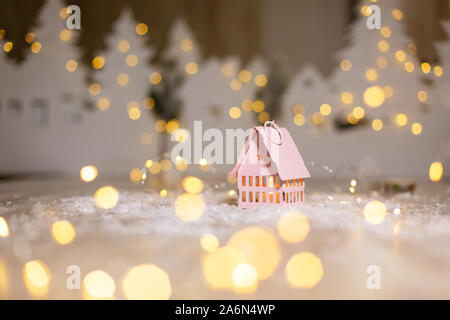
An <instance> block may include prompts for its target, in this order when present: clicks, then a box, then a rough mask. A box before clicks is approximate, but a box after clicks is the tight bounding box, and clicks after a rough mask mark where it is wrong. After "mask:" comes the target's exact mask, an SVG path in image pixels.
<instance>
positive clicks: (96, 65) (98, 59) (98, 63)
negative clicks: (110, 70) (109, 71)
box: [92, 56, 105, 70]
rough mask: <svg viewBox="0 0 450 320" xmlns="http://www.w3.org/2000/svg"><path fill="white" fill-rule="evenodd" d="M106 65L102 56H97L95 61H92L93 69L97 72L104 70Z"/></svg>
mask: <svg viewBox="0 0 450 320" xmlns="http://www.w3.org/2000/svg"><path fill="white" fill-rule="evenodd" d="M104 65H105V58H103V57H102V56H97V57H95V58H94V59H92V67H93V68H94V69H96V70H98V69H101V68H103V66H104Z"/></svg>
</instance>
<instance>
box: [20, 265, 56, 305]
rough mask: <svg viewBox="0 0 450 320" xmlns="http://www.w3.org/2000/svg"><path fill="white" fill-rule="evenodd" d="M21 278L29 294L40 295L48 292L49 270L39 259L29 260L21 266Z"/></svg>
mask: <svg viewBox="0 0 450 320" xmlns="http://www.w3.org/2000/svg"><path fill="white" fill-rule="evenodd" d="M23 280H24V282H25V286H26V288H27V290H28V292H29V294H30V295H31V296H35V297H42V296H45V295H46V294H47V293H48V287H49V284H50V281H51V275H50V271H49V270H48V268H47V266H46V265H45V263H44V262H42V261H41V260H33V261H29V262H27V263H26V264H25V266H24V268H23Z"/></svg>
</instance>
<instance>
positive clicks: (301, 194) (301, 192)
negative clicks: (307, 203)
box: [300, 191, 303, 202]
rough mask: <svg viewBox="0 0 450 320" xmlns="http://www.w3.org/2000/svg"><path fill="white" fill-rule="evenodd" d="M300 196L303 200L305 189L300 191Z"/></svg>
mask: <svg viewBox="0 0 450 320" xmlns="http://www.w3.org/2000/svg"><path fill="white" fill-rule="evenodd" d="M300 198H301V199H302V202H303V191H300Z"/></svg>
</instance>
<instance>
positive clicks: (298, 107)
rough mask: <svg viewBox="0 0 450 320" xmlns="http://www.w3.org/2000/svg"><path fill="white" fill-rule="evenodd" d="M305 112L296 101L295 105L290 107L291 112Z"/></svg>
mask: <svg viewBox="0 0 450 320" xmlns="http://www.w3.org/2000/svg"><path fill="white" fill-rule="evenodd" d="M304 112H305V107H304V106H303V105H301V104H299V103H297V104H296V105H294V106H293V107H292V113H294V114H299V113H304Z"/></svg>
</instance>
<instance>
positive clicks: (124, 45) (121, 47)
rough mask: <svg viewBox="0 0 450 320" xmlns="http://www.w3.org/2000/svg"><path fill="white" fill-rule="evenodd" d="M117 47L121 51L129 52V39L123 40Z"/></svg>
mask: <svg viewBox="0 0 450 320" xmlns="http://www.w3.org/2000/svg"><path fill="white" fill-rule="evenodd" d="M117 49H118V50H119V51H120V52H128V50H130V43H129V42H128V41H127V40H121V41H119V43H118V44H117Z"/></svg>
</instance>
